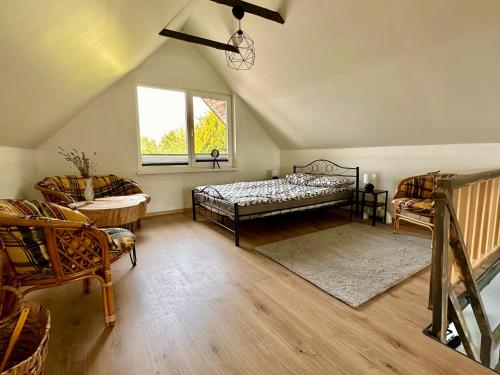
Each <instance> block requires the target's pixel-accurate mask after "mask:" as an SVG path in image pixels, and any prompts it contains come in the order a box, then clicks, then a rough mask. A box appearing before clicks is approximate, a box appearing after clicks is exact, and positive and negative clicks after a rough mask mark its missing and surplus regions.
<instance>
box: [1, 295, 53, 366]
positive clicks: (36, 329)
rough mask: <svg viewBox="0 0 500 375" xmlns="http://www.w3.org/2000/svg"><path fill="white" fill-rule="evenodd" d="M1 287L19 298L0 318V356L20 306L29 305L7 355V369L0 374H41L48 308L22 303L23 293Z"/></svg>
mask: <svg viewBox="0 0 500 375" xmlns="http://www.w3.org/2000/svg"><path fill="white" fill-rule="evenodd" d="M2 289H3V290H7V293H8V292H12V293H16V294H17V296H18V301H17V302H15V303H14V304H12V305H11V306H12V308H13V310H12V312H11V313H10V314H9V315H8V316H6V317H5V318H3V319H1V320H0V358H3V356H4V353H5V350H6V349H7V345H8V343H9V340H10V337H11V335H12V332H13V330H14V327H15V325H16V323H17V319H18V317H19V314H20V311H21V309H22V308H23V307H29V308H30V312H29V315H28V319H27V320H26V323H25V325H24V328H23V330H22V332H21V335H20V336H19V339H18V340H17V342H16V345H15V347H14V351H13V352H12V354H11V355H10V357H9V361H8V364H7V369H6V370H5V371H4V372H2V374H1V375H21V374H29V375H38V374H42V373H43V368H44V365H45V359H46V358H47V346H48V342H49V329H50V313H49V310H47V308H46V307H44V306H41V305H39V304H37V303H32V302H24V300H23V298H22V296H21V295H20V294H19V293H18V292H15V291H12V288H9V287H3V288H2ZM7 293H6V294H7Z"/></svg>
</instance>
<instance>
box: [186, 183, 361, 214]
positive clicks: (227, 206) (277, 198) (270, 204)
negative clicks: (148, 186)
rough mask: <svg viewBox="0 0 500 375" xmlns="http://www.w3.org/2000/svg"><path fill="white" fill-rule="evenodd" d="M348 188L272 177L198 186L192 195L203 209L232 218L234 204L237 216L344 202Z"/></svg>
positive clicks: (347, 196)
mask: <svg viewBox="0 0 500 375" xmlns="http://www.w3.org/2000/svg"><path fill="white" fill-rule="evenodd" d="M351 190H352V188H351V187H350V186H342V187H314V186H307V185H299V184H292V183H289V182H287V181H286V180H285V179H274V180H265V181H249V182H236V183H233V184H226V185H210V186H198V187H196V188H195V189H194V197H195V199H196V203H198V204H199V205H201V206H203V207H205V208H206V209H208V210H211V211H216V212H218V213H219V214H221V215H224V216H229V217H231V218H234V213H235V212H234V211H235V204H237V205H238V214H239V216H240V217H242V216H246V217H247V218H249V217H251V216H252V215H255V216H257V214H258V216H268V215H273V214H274V215H276V214H280V213H284V212H291V211H297V210H302V209H306V208H307V209H310V208H314V207H322V206H327V205H334V204H342V203H346V202H347V201H348V200H349V199H350V197H351ZM305 206H308V207H305Z"/></svg>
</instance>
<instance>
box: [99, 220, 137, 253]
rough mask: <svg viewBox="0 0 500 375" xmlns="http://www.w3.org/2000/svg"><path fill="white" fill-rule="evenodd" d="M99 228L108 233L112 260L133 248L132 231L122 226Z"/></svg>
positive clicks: (133, 236)
mask: <svg viewBox="0 0 500 375" xmlns="http://www.w3.org/2000/svg"><path fill="white" fill-rule="evenodd" d="M101 230H102V231H103V232H104V233H106V234H107V235H108V243H109V252H110V254H111V259H112V260H113V259H116V258H119V257H120V256H121V255H122V254H124V253H128V252H129V251H132V249H133V248H134V246H135V235H134V234H133V233H132V232H130V231H128V230H126V229H123V228H106V229H101Z"/></svg>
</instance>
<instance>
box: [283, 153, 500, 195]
mask: <svg viewBox="0 0 500 375" xmlns="http://www.w3.org/2000/svg"><path fill="white" fill-rule="evenodd" d="M315 159H327V160H331V161H333V162H335V163H337V164H340V165H342V166H344V167H357V166H359V167H360V175H361V176H363V173H376V174H377V183H376V186H375V187H376V188H380V189H387V190H389V197H392V195H393V194H394V190H395V188H396V186H397V184H398V182H399V181H400V180H401V179H403V178H404V177H407V176H412V175H417V174H422V173H426V172H431V171H437V170H440V171H442V172H463V173H467V172H471V171H477V170H481V169H498V168H500V143H488V144H460V145H433V146H394V147H362V148H340V149H315V150H283V151H281V171H282V173H283V174H284V173H290V172H291V171H292V169H293V165H304V164H307V163H309V162H311V161H313V160H315Z"/></svg>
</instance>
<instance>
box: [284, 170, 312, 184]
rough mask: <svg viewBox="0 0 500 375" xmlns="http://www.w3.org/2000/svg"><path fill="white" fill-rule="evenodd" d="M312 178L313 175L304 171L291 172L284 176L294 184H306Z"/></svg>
mask: <svg viewBox="0 0 500 375" xmlns="http://www.w3.org/2000/svg"><path fill="white" fill-rule="evenodd" d="M312 179H314V175H311V174H306V173H293V174H289V175H287V176H286V177H285V181H286V182H288V183H290V184H295V185H307V183H308V182H309V181H311V180H312Z"/></svg>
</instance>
